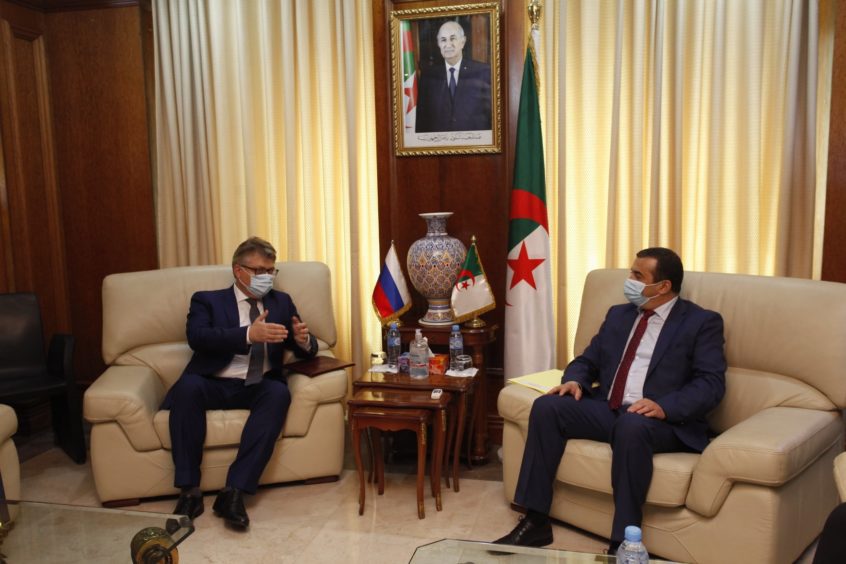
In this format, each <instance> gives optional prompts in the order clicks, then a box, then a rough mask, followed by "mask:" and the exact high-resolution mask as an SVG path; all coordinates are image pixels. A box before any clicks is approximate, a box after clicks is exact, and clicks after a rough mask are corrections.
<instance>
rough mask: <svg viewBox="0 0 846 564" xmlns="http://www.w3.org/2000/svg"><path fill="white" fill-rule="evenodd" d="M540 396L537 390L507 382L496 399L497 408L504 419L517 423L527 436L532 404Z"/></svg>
mask: <svg viewBox="0 0 846 564" xmlns="http://www.w3.org/2000/svg"><path fill="white" fill-rule="evenodd" d="M540 396H541V393H540V392H538V391H537V390H533V389H531V388H527V387H526V386H521V385H520V384H508V383H507V382H506V384H505V387H504V388H503V389H502V391H501V392H499V397H498V398H497V400H496V405H497V410H498V411H499V414H500V415H501V416H502V418H503V419H507V420H508V421H511V422H513V423H516V424H517V425H518V426H519V427H520V431H521V432H522V433H523V437H524V438H525V436H526V433H528V432H529V414H530V413H531V412H532V404H534V403H535V400H536V399H537V398H539V397H540Z"/></svg>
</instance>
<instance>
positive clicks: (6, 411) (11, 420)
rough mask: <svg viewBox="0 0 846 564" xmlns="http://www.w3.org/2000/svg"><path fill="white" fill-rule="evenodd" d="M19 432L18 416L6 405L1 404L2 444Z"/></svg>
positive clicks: (0, 441) (0, 430) (0, 433)
mask: <svg viewBox="0 0 846 564" xmlns="http://www.w3.org/2000/svg"><path fill="white" fill-rule="evenodd" d="M17 431H18V416H17V415H16V414H15V410H14V409H12V408H11V407H10V406H8V405H6V404H0V444H3V443H4V442H6V441H8V440H9V439H11V438H12V435H14V434H15V433H16V432H17Z"/></svg>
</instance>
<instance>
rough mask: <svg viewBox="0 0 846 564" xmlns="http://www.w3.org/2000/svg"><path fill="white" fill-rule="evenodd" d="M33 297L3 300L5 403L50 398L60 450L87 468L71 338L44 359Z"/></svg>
mask: <svg viewBox="0 0 846 564" xmlns="http://www.w3.org/2000/svg"><path fill="white" fill-rule="evenodd" d="M42 339H43V333H42V328H41V310H40V308H39V307H38V299H37V298H36V297H35V295H34V294H27V293H19V294H0V403H8V404H12V405H14V404H15V403H16V402H21V401H27V400H33V399H41V398H47V397H49V398H50V401H51V406H52V417H53V431H54V432H55V434H56V444H58V445H59V446H61V447H62V449H64V451H65V452H66V453H67V454H68V456H70V457H71V458H72V459H73V461H74V462H76V463H77V464H82V463H84V462H85V458H86V450H85V435H84V434H83V431H82V404H81V396H80V393H79V390H78V389H77V387H76V383H75V382H74V379H73V368H72V365H73V345H74V338H73V336H72V335H59V334H57V335H53V338H52V339H51V340H50V350H49V352H48V354H47V356H46V358H45V356H44V344H43V341H42Z"/></svg>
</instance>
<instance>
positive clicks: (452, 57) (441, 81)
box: [414, 21, 491, 133]
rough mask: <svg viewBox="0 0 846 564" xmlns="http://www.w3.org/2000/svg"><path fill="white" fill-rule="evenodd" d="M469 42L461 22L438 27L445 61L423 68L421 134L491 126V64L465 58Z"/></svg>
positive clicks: (417, 127) (419, 101) (419, 106)
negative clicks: (465, 45)
mask: <svg viewBox="0 0 846 564" xmlns="http://www.w3.org/2000/svg"><path fill="white" fill-rule="evenodd" d="M466 41H467V38H466V37H465V35H464V28H462V27H461V25H460V24H459V23H458V22H454V21H448V22H446V23H445V24H443V25H442V26H441V28H440V30H438V47H439V48H440V50H441V55H442V56H443V58H444V63H443V64H435V65H433V66H427V67H423V68H422V69H421V72H420V84H419V92H418V96H417V118H416V121H415V124H414V130H415V131H416V132H417V133H425V132H433V131H479V130H489V129H491V66H490V65H489V64H487V63H482V62H479V61H474V60H472V59H467V58H464V56H463V54H464V43H465V42H466Z"/></svg>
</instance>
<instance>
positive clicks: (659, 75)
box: [541, 0, 833, 365]
mask: <svg viewBox="0 0 846 564" xmlns="http://www.w3.org/2000/svg"><path fill="white" fill-rule="evenodd" d="M544 4H545V10H544V15H543V19H542V22H541V29H542V38H543V49H541V53H542V57H543V59H542V60H541V73H542V74H541V83H542V90H541V100H542V106H543V107H542V112H543V116H544V126H545V152H546V162H547V164H548V166H547V171H548V173H547V191H548V200H549V209H550V215H551V224H552V227H551V231H552V236H553V257H555V259H556V260H557V267H556V272H555V280H554V284H555V288H556V299H557V314H558V323H557V327H558V329H559V334H558V340H557V342H558V351H557V352H558V359H559V361H558V363H559V364H560V365H563V364H564V363H566V360H567V359H569V358H570V357H571V356H572V353H573V351H572V339H573V336H574V332H575V326H576V323H577V321H578V304H579V301H580V299H581V293H582V285H583V283H584V278H585V275H586V274H587V272H589V271H590V270H592V269H595V268H603V267H628V266H629V265H630V264H631V260H632V257H633V256H634V253H635V252H636V251H637V250H639V249H641V248H644V247H647V246H654V245H661V246H667V247H671V248H674V249H676V250H677V251H678V252H679V254H680V255H681V257H682V259H683V261H684V263H685V267H686V268H687V269H688V270H708V271H717V272H742V273H749V274H765V275H783V276H798V277H807V278H810V277H818V276H819V247H820V242H821V233H822V224H821V219H820V218H821V217H822V213H821V212H822V210H821V207H822V203H823V202H824V190H825V166H826V158H825V155H827V153H828V150H827V141H826V139H827V131H828V125H827V124H828V96H829V92H830V76H831V71H830V67H831V52H832V45H833V17H832V9H831V8H832V7H831V3H830V2H827V1H824V0H816V1H814V0H811V1H807V0H722V1H719V0H690V1H681V0H679V1H663V0H651V1H649V0H631V1H630V0H561V1H560V2H545V3H544Z"/></svg>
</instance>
